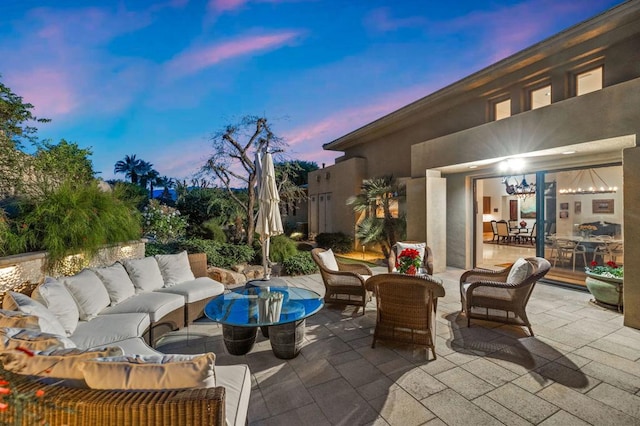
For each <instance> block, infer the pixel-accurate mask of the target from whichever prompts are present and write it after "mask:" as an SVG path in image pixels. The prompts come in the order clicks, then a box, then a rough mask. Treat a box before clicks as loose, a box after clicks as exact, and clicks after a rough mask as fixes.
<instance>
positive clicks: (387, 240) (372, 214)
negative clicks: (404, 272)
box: [347, 176, 406, 258]
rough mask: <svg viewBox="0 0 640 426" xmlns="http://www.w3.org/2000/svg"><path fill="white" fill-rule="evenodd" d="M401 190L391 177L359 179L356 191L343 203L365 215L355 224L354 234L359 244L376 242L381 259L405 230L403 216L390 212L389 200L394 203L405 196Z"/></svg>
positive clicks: (399, 185)
mask: <svg viewBox="0 0 640 426" xmlns="http://www.w3.org/2000/svg"><path fill="white" fill-rule="evenodd" d="M404 192H405V188H404V185H401V184H399V183H398V182H397V181H396V180H395V179H394V177H393V176H382V177H378V178H372V179H366V180H365V181H363V182H362V186H361V192H360V194H358V195H356V196H353V197H350V198H349V199H348V200H347V205H350V206H352V207H353V210H354V211H355V212H358V213H364V214H365V215H366V217H365V218H364V219H363V220H362V221H361V222H360V223H359V224H358V228H357V230H356V237H358V239H359V240H360V243H361V244H379V245H380V247H381V248H382V253H383V254H384V256H385V258H388V257H389V252H390V250H391V246H393V245H394V244H395V243H396V242H397V241H398V239H400V238H402V236H403V234H404V232H405V227H406V220H405V218H404V216H400V217H393V214H392V212H391V204H392V202H394V201H395V202H397V201H398V198H400V197H403V196H404V195H405V194H404ZM380 213H382V217H380Z"/></svg>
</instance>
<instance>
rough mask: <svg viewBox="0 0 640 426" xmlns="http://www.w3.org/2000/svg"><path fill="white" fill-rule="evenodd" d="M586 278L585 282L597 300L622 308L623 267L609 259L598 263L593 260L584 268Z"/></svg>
mask: <svg viewBox="0 0 640 426" xmlns="http://www.w3.org/2000/svg"><path fill="white" fill-rule="evenodd" d="M585 273H586V274H587V278H586V279H585V284H586V285H587V288H588V289H589V292H591V294H592V295H593V297H594V298H595V299H596V301H597V302H599V303H602V304H604V305H609V306H616V307H617V308H618V310H619V311H621V310H622V283H623V280H624V267H623V266H621V265H618V264H616V263H615V262H613V261H609V262H607V263H606V264H604V265H598V263H597V262H595V261H593V262H591V264H590V265H589V266H587V267H586V268H585Z"/></svg>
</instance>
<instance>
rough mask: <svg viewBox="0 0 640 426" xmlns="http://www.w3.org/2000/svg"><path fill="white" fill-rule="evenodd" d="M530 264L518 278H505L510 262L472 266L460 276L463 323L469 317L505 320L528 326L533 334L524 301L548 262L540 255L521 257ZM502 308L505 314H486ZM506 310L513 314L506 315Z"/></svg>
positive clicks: (468, 323)
mask: <svg viewBox="0 0 640 426" xmlns="http://www.w3.org/2000/svg"><path fill="white" fill-rule="evenodd" d="M525 260H526V261H527V262H528V263H529V265H530V266H531V270H530V273H529V274H528V275H527V276H526V277H525V278H524V279H522V280H521V281H520V282H508V280H507V278H508V276H509V273H510V272H511V269H512V268H513V266H514V265H511V266H509V267H508V268H506V269H503V270H500V271H489V270H486V269H472V270H470V271H466V272H464V273H463V274H462V276H461V277H460V301H461V303H462V311H463V312H465V313H466V315H467V327H470V326H471V319H472V318H475V319H486V320H490V321H499V322H504V323H507V324H516V325H520V326H523V327H527V328H528V329H529V333H530V334H531V336H533V330H532V329H531V323H530V322H529V319H528V318H527V312H526V307H527V302H529V297H530V296H531V292H532V291H533V288H534V286H535V285H536V283H537V282H538V280H540V279H541V278H542V277H544V276H545V275H546V274H547V272H549V269H550V268H551V264H550V263H549V261H548V260H546V259H543V258H541V257H529V258H527V259H525ZM474 308H484V309H485V313H484V314H482V313H479V312H474ZM490 309H491V310H497V311H504V312H505V314H506V316H496V315H491V316H490V315H489V310H490ZM509 312H513V313H514V317H513V318H510V317H509Z"/></svg>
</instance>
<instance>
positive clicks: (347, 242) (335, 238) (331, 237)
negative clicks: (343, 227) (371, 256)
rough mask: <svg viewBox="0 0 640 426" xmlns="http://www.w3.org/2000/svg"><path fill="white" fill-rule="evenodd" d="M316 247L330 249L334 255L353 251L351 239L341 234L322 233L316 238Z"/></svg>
mask: <svg viewBox="0 0 640 426" xmlns="http://www.w3.org/2000/svg"><path fill="white" fill-rule="evenodd" d="M316 243H317V244H318V247H322V248H323V249H327V250H328V249H331V250H333V251H334V252H335V253H349V252H350V251H352V250H353V238H352V237H350V236H349V235H347V234H345V233H343V232H331V233H330V232H323V233H321V234H318V235H317V236H316Z"/></svg>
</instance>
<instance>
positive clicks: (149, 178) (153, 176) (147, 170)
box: [139, 160, 160, 198]
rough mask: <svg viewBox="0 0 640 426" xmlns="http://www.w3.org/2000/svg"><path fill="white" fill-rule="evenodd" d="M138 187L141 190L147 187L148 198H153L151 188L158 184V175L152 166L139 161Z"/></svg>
mask: <svg viewBox="0 0 640 426" xmlns="http://www.w3.org/2000/svg"><path fill="white" fill-rule="evenodd" d="M139 174H140V186H142V187H143V188H146V187H147V184H148V185H149V198H153V186H154V185H157V184H158V179H160V173H158V171H157V170H156V169H154V168H153V164H151V163H149V162H147V161H142V160H140V171H139Z"/></svg>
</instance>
